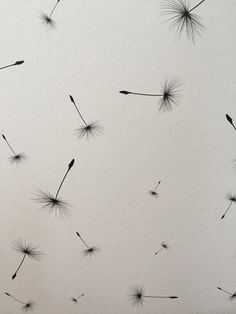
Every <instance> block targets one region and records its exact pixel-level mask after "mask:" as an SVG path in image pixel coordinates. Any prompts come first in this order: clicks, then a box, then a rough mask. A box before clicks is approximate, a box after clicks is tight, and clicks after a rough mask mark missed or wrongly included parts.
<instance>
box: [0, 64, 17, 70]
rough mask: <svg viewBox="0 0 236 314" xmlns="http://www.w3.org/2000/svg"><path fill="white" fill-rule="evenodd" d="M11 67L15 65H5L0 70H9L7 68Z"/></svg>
mask: <svg viewBox="0 0 236 314" xmlns="http://www.w3.org/2000/svg"><path fill="white" fill-rule="evenodd" d="M13 65H15V63H13V64H9V65H5V66H4V67H1V68H0V70H3V69H6V68H9V67H12V66H13Z"/></svg>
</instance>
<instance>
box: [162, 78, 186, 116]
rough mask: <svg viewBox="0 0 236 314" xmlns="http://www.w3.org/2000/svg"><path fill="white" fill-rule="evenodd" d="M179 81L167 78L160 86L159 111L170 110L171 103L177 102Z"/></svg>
mask: <svg viewBox="0 0 236 314" xmlns="http://www.w3.org/2000/svg"><path fill="white" fill-rule="evenodd" d="M180 86H181V83H179V82H177V81H176V80H175V79H167V80H165V81H164V83H163V85H162V86H161V93H162V97H161V98H160V101H159V111H161V112H165V111H171V110H172V107H173V105H176V104H177V98H178V97H179V91H180V90H179V88H180Z"/></svg>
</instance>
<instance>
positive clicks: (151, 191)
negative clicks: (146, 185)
mask: <svg viewBox="0 0 236 314" xmlns="http://www.w3.org/2000/svg"><path fill="white" fill-rule="evenodd" d="M160 184H161V181H158V183H157V184H156V186H155V188H154V190H150V191H149V194H150V195H152V196H154V197H157V196H158V193H157V189H158V187H159V185H160Z"/></svg>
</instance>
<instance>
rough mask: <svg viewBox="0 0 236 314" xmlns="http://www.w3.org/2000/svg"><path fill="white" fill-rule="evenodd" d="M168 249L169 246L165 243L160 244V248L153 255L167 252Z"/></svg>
mask: <svg viewBox="0 0 236 314" xmlns="http://www.w3.org/2000/svg"><path fill="white" fill-rule="evenodd" d="M168 249H169V245H168V244H167V243H165V242H162V243H161V248H160V249H159V250H158V251H157V252H156V253H154V255H157V254H158V253H160V252H161V251H162V250H168Z"/></svg>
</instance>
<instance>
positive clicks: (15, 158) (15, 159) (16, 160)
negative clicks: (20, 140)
mask: <svg viewBox="0 0 236 314" xmlns="http://www.w3.org/2000/svg"><path fill="white" fill-rule="evenodd" d="M26 160H27V156H26V155H25V154H24V153H19V154H16V155H12V156H11V157H9V162H10V164H11V165H13V164H16V165H19V164H20V163H22V162H24V161H26Z"/></svg>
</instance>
